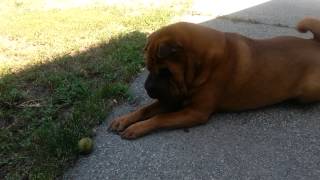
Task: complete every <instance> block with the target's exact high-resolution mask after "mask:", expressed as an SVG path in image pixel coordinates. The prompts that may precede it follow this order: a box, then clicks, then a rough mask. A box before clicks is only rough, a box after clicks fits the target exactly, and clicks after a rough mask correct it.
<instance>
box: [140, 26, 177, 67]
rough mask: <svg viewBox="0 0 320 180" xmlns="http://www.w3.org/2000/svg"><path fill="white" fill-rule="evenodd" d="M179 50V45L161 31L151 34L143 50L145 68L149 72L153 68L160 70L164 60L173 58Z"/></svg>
mask: <svg viewBox="0 0 320 180" xmlns="http://www.w3.org/2000/svg"><path fill="white" fill-rule="evenodd" d="M181 49H182V45H181V43H179V42H178V41H177V40H176V39H175V38H173V37H171V36H170V34H167V33H166V34H165V33H161V31H156V32H154V33H152V34H151V35H150V36H149V37H148V40H147V43H146V45H145V48H144V56H145V62H146V65H147V68H148V69H149V70H151V69H152V68H153V67H155V66H157V67H159V68H161V66H162V65H163V63H164V62H165V60H167V59H170V58H172V57H174V55H175V54H176V53H177V52H179V51H180V50H181ZM155 64H156V65H155Z"/></svg>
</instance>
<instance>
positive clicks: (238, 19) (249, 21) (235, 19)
mask: <svg viewBox="0 0 320 180" xmlns="http://www.w3.org/2000/svg"><path fill="white" fill-rule="evenodd" d="M216 19H222V20H228V21H232V22H233V23H247V24H262V25H267V26H274V27H280V28H289V29H296V28H295V27H293V26H289V25H286V24H281V23H265V22H261V21H258V20H255V19H250V18H241V17H235V16H228V15H225V16H218V17H217V18H216Z"/></svg>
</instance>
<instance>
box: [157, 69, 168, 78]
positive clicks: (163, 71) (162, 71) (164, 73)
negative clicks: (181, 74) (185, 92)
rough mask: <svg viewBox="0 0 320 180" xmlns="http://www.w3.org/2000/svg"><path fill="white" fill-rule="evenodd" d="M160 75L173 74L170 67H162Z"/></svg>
mask: <svg viewBox="0 0 320 180" xmlns="http://www.w3.org/2000/svg"><path fill="white" fill-rule="evenodd" d="M159 76H161V77H168V76H171V72H170V70H169V69H168V68H162V69H160V70H159Z"/></svg>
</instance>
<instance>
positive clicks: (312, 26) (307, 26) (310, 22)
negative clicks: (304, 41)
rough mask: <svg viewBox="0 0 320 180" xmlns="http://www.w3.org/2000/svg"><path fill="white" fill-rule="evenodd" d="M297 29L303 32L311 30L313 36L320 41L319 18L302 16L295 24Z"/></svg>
mask: <svg viewBox="0 0 320 180" xmlns="http://www.w3.org/2000/svg"><path fill="white" fill-rule="evenodd" d="M297 29H298V31H300V32H302V33H305V32H307V31H311V32H312V34H313V38H314V40H316V41H319V42H320V19H315V18H309V17H308V18H304V19H303V20H301V21H300V22H299V23H298V25H297Z"/></svg>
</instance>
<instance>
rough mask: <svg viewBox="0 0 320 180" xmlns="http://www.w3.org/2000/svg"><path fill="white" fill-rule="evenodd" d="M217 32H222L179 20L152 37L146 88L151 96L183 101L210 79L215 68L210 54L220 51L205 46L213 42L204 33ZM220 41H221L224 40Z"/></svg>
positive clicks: (147, 54) (147, 49)
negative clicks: (212, 67) (179, 21)
mask: <svg viewBox="0 0 320 180" xmlns="http://www.w3.org/2000/svg"><path fill="white" fill-rule="evenodd" d="M213 32H214V33H220V32H217V31H214V30H211V29H209V28H205V27H203V26H199V25H195V24H191V23H176V24H173V25H169V26H166V27H163V28H161V29H159V30H157V31H155V32H154V33H152V34H151V35H150V36H149V37H148V42H147V44H146V46H145V48H144V58H145V63H146V66H147V69H148V71H149V75H148V78H147V80H146V81H145V89H146V91H147V93H148V95H149V96H150V97H151V98H155V99H158V100H159V101H160V102H163V103H165V104H176V103H181V102H182V101H183V100H185V99H186V98H187V97H188V96H189V95H190V94H191V93H192V90H194V88H195V87H198V86H200V85H201V84H203V83H204V82H205V81H206V80H207V79H208V77H209V75H210V71H211V68H209V67H208V66H211V64H212V63H211V62H210V57H209V56H210V55H214V56H215V55H216V54H217V53H216V50H214V49H213V50H208V49H204V48H207V47H210V46H211V45H209V44H206V43H208V40H207V39H206V38H205V37H203V35H204V34H202V33H208V36H212V33H213ZM213 35H217V36H220V34H213ZM211 39H212V38H211ZM215 39H218V40H219V41H223V40H222V38H215ZM216 43H217V44H219V45H221V42H216ZM201 46H203V47H201ZM211 47H212V48H214V47H213V46H211ZM219 47H220V46H219ZM220 48H221V47H220ZM218 49H219V48H218ZM212 52H214V53H212Z"/></svg>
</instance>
